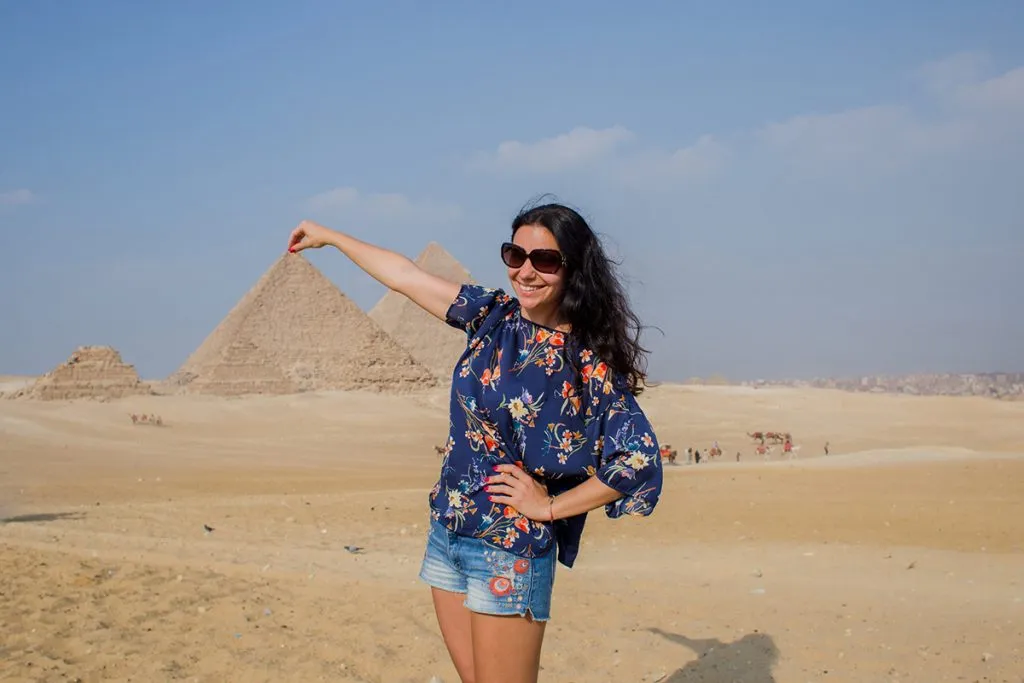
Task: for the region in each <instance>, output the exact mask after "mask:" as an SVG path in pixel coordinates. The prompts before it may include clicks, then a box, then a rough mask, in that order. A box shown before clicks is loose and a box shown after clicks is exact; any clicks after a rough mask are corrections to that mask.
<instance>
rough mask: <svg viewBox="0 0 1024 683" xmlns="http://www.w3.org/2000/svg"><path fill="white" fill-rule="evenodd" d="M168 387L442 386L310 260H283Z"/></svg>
mask: <svg viewBox="0 0 1024 683" xmlns="http://www.w3.org/2000/svg"><path fill="white" fill-rule="evenodd" d="M168 384H169V385H178V386H179V387H181V389H182V390H184V391H186V392H190V393H203V394H217V395H227V396H233V395H240V394H290V393H297V392H301V391H316V390H319V389H360V388H373V389H383V390H402V389H414V388H420V387H424V386H433V385H434V384H436V380H435V379H434V377H433V376H432V375H431V374H430V372H429V371H428V370H427V369H426V368H424V367H422V366H420V365H419V364H417V363H416V361H415V360H414V359H413V357H412V356H410V355H409V353H408V352H407V351H405V349H403V348H402V347H400V346H399V345H398V344H397V343H396V342H395V341H394V340H392V339H391V338H390V337H388V335H387V333H385V332H384V330H382V329H381V328H380V327H378V326H377V324H376V323H375V322H373V321H372V320H370V318H369V317H367V315H366V314H365V313H363V311H362V310H361V309H360V308H359V307H358V306H356V305H355V303H353V302H352V300H351V299H349V298H348V297H347V296H345V295H344V294H343V293H342V292H341V291H340V290H339V289H338V288H337V287H335V286H334V284H333V283H331V281H330V280H328V279H327V278H326V277H325V276H324V275H323V273H321V272H320V271H319V270H317V269H316V267H314V266H313V265H312V264H311V263H310V262H309V261H307V260H306V259H305V257H303V256H300V255H298V254H285V255H283V256H282V257H281V258H280V259H278V261H277V262H276V263H274V264H273V265H272V266H271V267H270V269H269V270H268V271H267V272H266V273H264V274H263V276H262V277H261V278H260V279H259V281H257V282H256V284H255V286H253V288H252V289H251V290H249V292H248V293H247V294H246V295H245V296H243V297H242V299H241V301H239V302H238V304H236V305H235V307H234V308H233V309H232V310H231V312H230V313H228V315H227V317H226V318H224V320H222V321H221V323H220V324H219V325H218V326H217V327H216V329H214V330H213V332H211V333H210V336H208V337H207V338H206V340H205V341H203V343H202V344H201V345H200V346H199V348H198V349H196V351H195V353H193V354H192V355H191V356H189V358H188V359H187V360H186V361H185V363H184V364H183V365H182V366H181V368H180V369H179V370H178V371H177V372H176V373H174V374H173V375H172V376H171V377H170V378H168Z"/></svg>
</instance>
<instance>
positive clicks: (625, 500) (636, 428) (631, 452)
mask: <svg viewBox="0 0 1024 683" xmlns="http://www.w3.org/2000/svg"><path fill="white" fill-rule="evenodd" d="M599 425H600V426H599V430H600V433H599V434H598V436H597V443H596V444H595V449H594V450H595V451H596V454H597V456H598V460H599V463H598V468H597V478H598V479H599V480H600V481H601V482H602V483H604V484H605V485H607V486H610V487H611V488H613V489H615V490H616V491H618V492H619V493H622V494H623V497H622V498H619V499H618V500H616V501H613V502H611V503H609V504H608V505H606V506H605V512H606V513H607V515H608V516H609V517H613V518H614V517H621V516H622V515H642V516H647V515H649V514H651V513H652V512H653V511H654V506H655V505H657V504H658V498H659V496H660V495H661V484H662V469H661V453H660V450H659V448H658V441H657V438H656V437H655V435H654V429H653V428H652V427H651V423H650V422H649V421H648V419H647V416H646V415H644V412H643V410H641V408H640V406H639V405H638V404H637V402H636V397H634V396H633V395H632V394H630V393H628V392H625V391H622V392H620V393H619V394H618V395H617V396H616V397H615V398H614V400H612V401H611V403H610V404H609V405H608V407H607V409H606V410H605V413H604V415H603V416H602V417H601V419H600V421H599Z"/></svg>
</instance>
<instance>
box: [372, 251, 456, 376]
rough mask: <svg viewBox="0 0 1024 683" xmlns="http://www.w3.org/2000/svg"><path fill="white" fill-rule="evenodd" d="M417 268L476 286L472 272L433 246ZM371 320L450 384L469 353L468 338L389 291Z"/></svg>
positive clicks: (375, 307)
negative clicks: (461, 362)
mask: <svg viewBox="0 0 1024 683" xmlns="http://www.w3.org/2000/svg"><path fill="white" fill-rule="evenodd" d="M416 264H417V265H418V266H419V267H420V268H423V269H424V270H426V271H427V272H428V273H431V274H433V275H436V276H438V277H442V278H444V279H445V280H448V281H450V282H455V283H458V284H463V283H466V282H472V281H473V280H472V278H471V277H470V276H469V272H468V271H467V270H466V269H465V268H463V267H462V265H461V264H460V263H459V262H458V261H456V260H455V258H454V257H453V256H452V255H451V254H449V253H448V252H447V251H445V249H444V247H442V246H441V245H440V244H437V243H436V242H431V243H430V244H428V245H427V248H426V249H424V250H423V253H422V254H420V255H419V256H418V257H417V258H416ZM370 317H371V318H373V319H374V320H375V321H377V324H378V325H380V326H381V327H382V328H384V331H385V332H387V333H388V334H389V335H390V336H391V338H392V339H394V340H395V341H397V342H398V343H399V344H401V345H402V346H404V347H405V348H406V349H408V350H409V353H411V354H412V356H413V358H415V359H416V360H417V361H419V363H420V364H421V365H424V366H426V367H427V368H429V369H430V371H431V372H433V373H434V374H435V375H436V376H437V377H439V378H440V379H442V380H445V381H447V380H449V379H451V376H452V371H453V370H454V369H455V363H456V362H457V361H458V360H459V357H460V356H461V355H462V352H463V351H465V350H466V334H465V332H462V331H460V330H457V329H455V328H454V327H451V326H450V325H447V324H445V323H444V321H441V320H438V319H437V318H435V317H434V316H432V315H431V314H429V313H427V312H426V311H424V310H423V309H422V308H420V307H419V306H417V305H416V304H415V303H413V302H412V301H411V300H409V298H408V297H406V296H404V295H402V294H399V293H398V292H394V291H388V293H387V294H385V295H384V297H383V298H382V299H381V300H380V301H378V302H377V305H376V306H374V307H373V308H372V309H371V310H370Z"/></svg>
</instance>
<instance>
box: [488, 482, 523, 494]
mask: <svg viewBox="0 0 1024 683" xmlns="http://www.w3.org/2000/svg"><path fill="white" fill-rule="evenodd" d="M484 490H485V491H487V493H492V494H495V495H501V496H510V495H512V494H513V493H515V492H516V489H515V488H514V487H512V486H510V485H509V484H491V485H490V486H488V487H487V488H486V489H484Z"/></svg>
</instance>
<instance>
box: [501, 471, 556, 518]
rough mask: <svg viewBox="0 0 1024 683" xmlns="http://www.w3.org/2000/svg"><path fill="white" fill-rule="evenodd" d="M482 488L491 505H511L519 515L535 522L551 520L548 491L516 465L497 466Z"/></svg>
mask: <svg viewBox="0 0 1024 683" xmlns="http://www.w3.org/2000/svg"><path fill="white" fill-rule="evenodd" d="M494 471H495V474H494V475H493V476H491V477H488V478H487V486H486V487H485V488H484V490H485V491H487V493H489V494H491V496H490V500H491V502H493V503H500V504H502V505H511V506H512V507H514V508H515V509H516V510H517V511H518V512H519V514H521V515H522V516H524V517H526V518H527V519H532V520H534V521H536V522H547V521H550V520H551V507H550V502H549V500H548V489H547V487H546V486H544V485H543V484H541V483H540V482H539V481H537V480H536V479H534V478H533V477H531V476H530V475H529V474H527V473H526V472H525V471H523V469H522V468H521V467H518V466H517V465H497V466H495V468H494Z"/></svg>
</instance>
